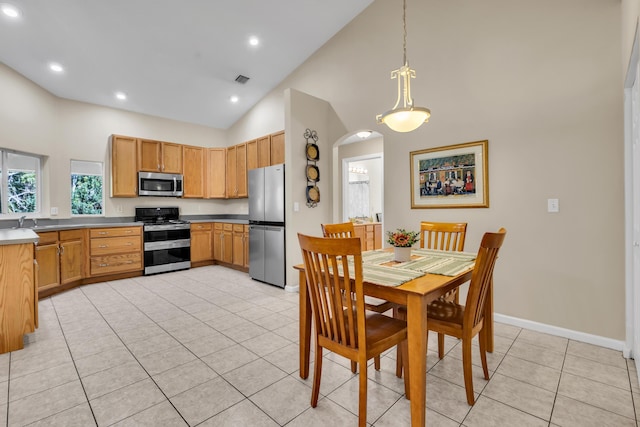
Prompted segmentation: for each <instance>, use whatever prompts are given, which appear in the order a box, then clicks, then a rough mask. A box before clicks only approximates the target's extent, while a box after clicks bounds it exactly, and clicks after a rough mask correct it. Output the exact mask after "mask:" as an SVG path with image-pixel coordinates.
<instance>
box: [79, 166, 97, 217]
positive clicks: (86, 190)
mask: <svg viewBox="0 0 640 427" xmlns="http://www.w3.org/2000/svg"><path fill="white" fill-rule="evenodd" d="M71 214H72V215H101V214H102V177H101V176H96V175H80V174H71Z"/></svg>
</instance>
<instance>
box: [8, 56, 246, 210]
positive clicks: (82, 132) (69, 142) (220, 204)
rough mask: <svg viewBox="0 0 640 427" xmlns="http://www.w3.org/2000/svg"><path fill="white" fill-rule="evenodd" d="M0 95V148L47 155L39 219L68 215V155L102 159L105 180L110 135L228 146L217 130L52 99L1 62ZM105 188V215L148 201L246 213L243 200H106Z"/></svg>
mask: <svg viewBox="0 0 640 427" xmlns="http://www.w3.org/2000/svg"><path fill="white" fill-rule="evenodd" d="M0 93H2V94H3V96H2V97H0V129H1V130H2V131H1V133H0V147H4V148H9V149H14V150H19V151H23V152H28V153H33V154H39V155H43V156H46V157H47V160H46V162H45V171H44V176H43V195H44V200H43V205H44V210H43V215H42V216H43V217H47V216H48V212H49V208H50V207H57V208H58V211H59V214H58V216H57V217H56V218H69V217H70V216H71V207H70V204H71V201H70V178H69V177H70V165H71V162H70V161H71V159H74V160H91V161H99V162H103V163H104V168H105V182H106V183H109V182H110V172H111V170H110V167H111V166H110V147H109V136H110V135H111V134H120V135H128V136H134V137H142V138H149V139H157V140H161V141H170V142H177V143H180V144H188V145H196V146H203V147H224V146H227V145H228V144H227V139H226V132H225V131H223V130H220V129H213V128H208V127H205V126H200V125H192V124H188V123H183V122H178V121H174V120H167V119H163V118H159V117H153V116H147V115H143V114H138V113H131V112H127V111H123V110H115V109H112V108H106V107H100V106H96V105H92V104H86V103H82V102H76V101H69V100H65V99H60V98H57V97H55V96H53V95H51V94H50V93H48V92H46V91H45V90H43V89H42V88H40V87H39V86H37V85H35V84H34V83H33V82H31V81H29V80H27V79H26V78H25V77H23V76H21V75H20V74H18V73H16V72H14V71H13V70H11V69H10V68H8V67H6V66H4V65H2V64H0ZM105 189H106V193H107V197H106V203H105V213H106V216H133V215H134V211H135V210H134V208H135V207H136V206H152V205H153V206H157V205H161V206H167V205H171V206H175V205H178V206H180V208H181V213H182V214H186V215H190V214H224V213H240V214H246V213H247V201H246V199H241V200H203V199H198V200H187V199H175V198H165V197H144V198H110V197H108V184H107V186H106V187H105ZM118 206H121V207H122V210H123V212H122V213H119V212H117V207H118Z"/></svg>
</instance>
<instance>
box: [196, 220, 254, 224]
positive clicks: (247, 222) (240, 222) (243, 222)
mask: <svg viewBox="0 0 640 427" xmlns="http://www.w3.org/2000/svg"><path fill="white" fill-rule="evenodd" d="M189 222H191V223H193V224H197V223H199V222H226V223H227V224H245V225H248V224H249V220H248V219H192V220H190V221H189Z"/></svg>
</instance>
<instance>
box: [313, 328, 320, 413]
mask: <svg viewBox="0 0 640 427" xmlns="http://www.w3.org/2000/svg"><path fill="white" fill-rule="evenodd" d="M321 375H322V347H320V346H319V345H318V342H317V341H316V358H315V366H314V369H313V388H312V389H311V407H312V408H315V407H316V406H318V395H319V394H320V376H321Z"/></svg>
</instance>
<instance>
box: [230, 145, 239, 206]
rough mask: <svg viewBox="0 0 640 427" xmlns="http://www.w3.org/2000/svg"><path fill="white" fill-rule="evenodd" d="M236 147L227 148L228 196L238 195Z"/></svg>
mask: <svg viewBox="0 0 640 427" xmlns="http://www.w3.org/2000/svg"><path fill="white" fill-rule="evenodd" d="M236 175H237V165H236V147H235V146H233V147H228V148H227V198H228V199H235V198H237V197H238V184H237V182H238V180H237V176H236Z"/></svg>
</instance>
